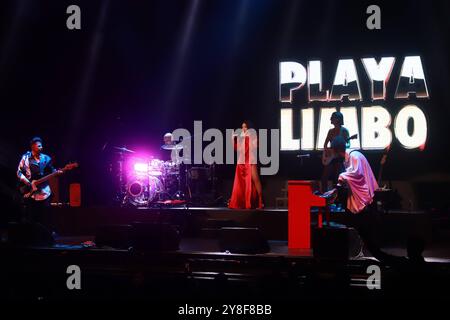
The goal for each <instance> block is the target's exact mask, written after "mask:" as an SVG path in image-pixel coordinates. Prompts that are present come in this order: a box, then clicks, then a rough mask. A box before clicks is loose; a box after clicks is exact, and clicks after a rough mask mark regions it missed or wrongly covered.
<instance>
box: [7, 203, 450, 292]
mask: <svg viewBox="0 0 450 320" xmlns="http://www.w3.org/2000/svg"><path fill="white" fill-rule="evenodd" d="M315 214H316V213H315V212H312V215H313V216H314V215H315ZM47 219H49V220H48V221H49V222H51V223H50V224H53V226H55V230H57V231H58V235H57V237H56V242H55V243H54V244H53V245H45V246H26V247H23V246H11V245H7V244H2V246H1V247H0V249H1V252H2V257H3V259H2V261H4V263H2V266H1V270H2V271H4V272H2V273H1V274H2V275H3V277H4V279H3V280H4V282H3V283H6V286H5V287H6V288H8V290H9V291H8V290H7V291H3V294H5V293H6V294H7V297H8V298H12V299H35V297H36V296H41V297H43V299H45V300H50V301H53V300H60V299H75V300H103V299H152V300H153V301H154V300H158V301H163V300H167V301H169V300H170V301H176V300H180V301H187V300H189V299H192V300H193V301H194V300H196V299H199V298H201V299H202V300H208V301H226V299H230V297H232V300H233V301H236V300H239V299H240V300H245V299H248V297H252V299H253V298H254V299H263V298H267V299H271V300H272V301H273V300H274V299H275V300H279V301H286V300H297V299H302V300H304V301H305V300H308V299H312V300H314V299H317V298H322V297H328V298H329V299H344V298H345V299H368V300H371V299H379V298H381V297H383V298H385V297H392V295H397V294H399V292H402V294H409V293H408V292H407V291H408V290H409V289H408V290H405V289H404V288H403V289H401V288H398V287H397V285H396V284H395V281H394V280H393V279H396V278H395V277H394V276H393V275H394V274H396V272H397V268H398V266H394V267H392V266H390V265H386V264H384V263H381V262H380V261H377V260H376V259H375V258H374V257H372V256H371V254H370V252H369V251H367V249H364V251H363V253H364V255H360V256H355V257H350V258H349V259H348V260H345V259H344V260H332V259H331V260H330V259H320V258H317V257H315V256H314V254H313V252H312V250H304V251H289V250H288V247H287V241H286V236H287V210H284V209H269V208H268V209H264V210H242V211H235V210H230V209H228V208H213V207H210V208H206V207H202V208H200V207H185V206H183V207H177V208H159V209H138V208H120V207H92V208H70V207H53V208H51V210H50V215H49V216H48V217H47ZM313 219H314V217H313ZM346 219H347V217H346V216H345V214H344V213H342V212H334V213H332V214H331V220H332V222H331V226H333V225H341V224H342V223H345V221H346ZM135 222H141V223H149V224H161V223H162V224H170V225H173V226H176V228H177V230H179V232H180V236H181V239H180V243H179V249H178V250H166V251H155V250H151V251H146V250H139V249H136V248H133V247H129V248H114V247H111V246H96V244H95V241H96V237H95V235H96V232H98V230H99V228H101V227H102V226H105V225H121V226H123V225H127V224H131V223H135ZM447 226H448V225H447ZM221 227H251V228H258V229H259V230H261V233H262V234H263V235H264V237H266V239H267V240H268V244H269V251H268V252H267V253H261V254H242V253H239V254H238V253H233V252H223V251H221V250H220V244H219V232H220V228H221ZM435 227H436V226H435V225H434V217H433V215H430V214H429V213H425V212H410V213H408V212H390V213H384V214H382V229H381V230H382V233H383V237H382V240H383V247H382V249H383V250H384V251H385V252H386V253H388V254H391V255H395V256H405V254H406V252H405V247H404V242H405V240H406V236H407V235H408V234H409V233H410V232H413V231H414V232H416V233H417V232H419V233H421V234H422V235H423V236H425V237H428V238H427V247H426V250H425V252H424V257H425V258H426V261H427V262H428V265H429V267H430V268H431V269H432V270H433V271H432V273H433V276H436V275H438V277H439V279H440V280H439V281H438V282H436V281H437V280H432V285H433V286H437V285H439V286H440V288H443V287H442V286H443V285H445V284H446V283H450V282H448V281H449V278H448V274H450V273H449V270H450V254H449V252H448V250H446V248H448V238H447V239H445V238H444V237H441V238H440V239H437V238H436V236H435V235H437V234H438V233H437V231H436V230H434V231H433V232H434V233H433V237H431V230H432V229H434V228H435ZM440 227H441V229H443V230H441V232H442V233H443V234H444V233H445V226H444V224H443V223H442V221H440ZM312 228H314V224H313V226H312ZM394 240H395V241H394ZM329 245H332V244H329ZM72 264H76V265H77V266H80V268H81V269H82V270H83V289H84V290H81V291H80V292H77V293H75V292H70V291H67V290H65V289H64V283H65V280H64V279H65V278H66V276H67V275H66V270H65V268H67V266H69V265H72ZM370 265H379V266H380V267H381V268H382V272H383V274H385V275H386V274H388V275H389V274H392V275H391V276H392V278H391V276H385V277H384V278H383V279H384V280H383V281H384V282H383V283H384V284H388V285H386V286H383V288H382V290H367V288H366V282H367V279H368V277H369V275H368V273H367V268H368V267H369V266H370ZM6 275H8V276H6ZM427 279H428V278H427ZM433 279H434V278H433ZM391 280H392V281H393V282H392V283H391ZM60 282H61V283H62V284H61V283H60ZM430 285H431V283H430ZM218 288H220V289H219V290H218ZM402 290H405V291H402ZM338 292H339V294H337V293H338ZM433 292H434V293H436V294H441V293H442V291H441V290H440V289H435V290H434V291H433Z"/></svg>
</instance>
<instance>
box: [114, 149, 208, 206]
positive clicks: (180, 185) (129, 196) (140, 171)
mask: <svg viewBox="0 0 450 320" xmlns="http://www.w3.org/2000/svg"><path fill="white" fill-rule="evenodd" d="M161 149H163V150H168V151H172V150H181V149H182V146H181V145H180V144H166V145H163V146H162V147H161ZM114 151H115V153H116V154H117V155H118V158H117V161H116V165H115V168H116V170H115V171H116V172H115V174H114V176H115V178H116V182H117V184H118V188H117V189H116V190H117V192H116V196H115V198H116V200H117V202H120V204H121V205H122V206H130V205H131V206H134V207H152V206H159V205H161V204H169V205H170V204H183V203H186V202H188V201H189V200H191V199H192V193H191V189H192V188H194V189H198V187H197V184H198V179H199V177H198V175H196V173H197V172H198V171H199V168H198V167H191V166H189V165H185V164H183V163H182V162H181V161H180V162H175V161H170V160H169V161H164V160H160V159H155V158H152V157H148V158H142V157H136V156H135V151H133V150H130V149H127V148H125V147H114ZM203 168H204V167H203ZM208 172H212V173H213V172H214V171H213V170H209V171H208ZM202 178H203V179H204V180H206V181H214V177H212V176H211V175H206V174H205V175H204V176H202ZM191 185H193V186H192V188H191ZM213 189H214V188H213ZM194 191H195V190H194Z"/></svg>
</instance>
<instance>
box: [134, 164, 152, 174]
mask: <svg viewBox="0 0 450 320" xmlns="http://www.w3.org/2000/svg"><path fill="white" fill-rule="evenodd" d="M133 168H134V171H136V172H137V173H145V172H147V171H148V163H144V162H136V163H135V164H134V166H133Z"/></svg>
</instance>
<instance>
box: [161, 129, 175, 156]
mask: <svg viewBox="0 0 450 320" xmlns="http://www.w3.org/2000/svg"><path fill="white" fill-rule="evenodd" d="M163 139H164V144H163V145H162V146H161V150H163V151H164V152H163V153H164V157H163V160H165V161H172V149H170V148H167V149H166V147H168V146H172V145H175V144H176V143H175V141H173V135H172V133H170V132H168V133H166V134H165V135H164V138H163Z"/></svg>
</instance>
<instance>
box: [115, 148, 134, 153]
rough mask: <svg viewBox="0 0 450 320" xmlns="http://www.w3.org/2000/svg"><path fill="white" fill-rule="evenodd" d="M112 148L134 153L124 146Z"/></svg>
mask: <svg viewBox="0 0 450 320" xmlns="http://www.w3.org/2000/svg"><path fill="white" fill-rule="evenodd" d="M114 149H116V150H119V151H121V152H128V153H134V151H133V150H130V149H127V148H125V147H114Z"/></svg>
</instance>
